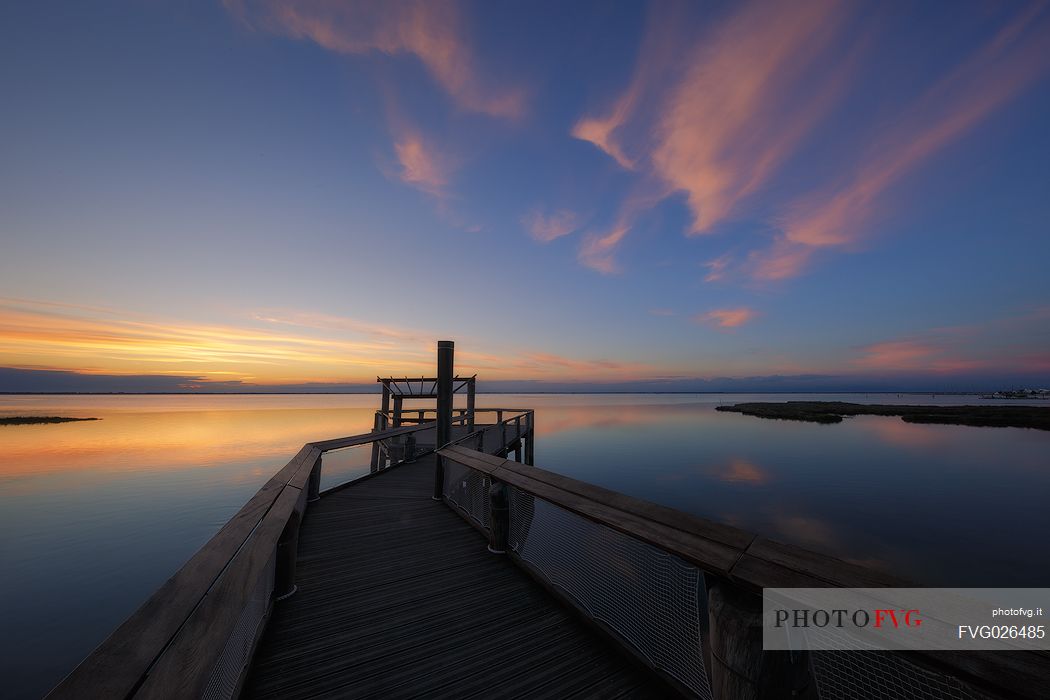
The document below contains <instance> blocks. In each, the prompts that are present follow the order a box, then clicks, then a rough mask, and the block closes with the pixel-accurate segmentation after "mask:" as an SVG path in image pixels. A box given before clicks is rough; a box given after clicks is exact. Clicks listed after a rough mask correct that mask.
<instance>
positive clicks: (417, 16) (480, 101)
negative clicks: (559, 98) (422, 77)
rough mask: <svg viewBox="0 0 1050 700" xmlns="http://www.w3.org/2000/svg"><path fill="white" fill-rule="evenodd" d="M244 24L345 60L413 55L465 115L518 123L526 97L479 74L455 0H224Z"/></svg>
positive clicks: (478, 62) (479, 67)
mask: <svg viewBox="0 0 1050 700" xmlns="http://www.w3.org/2000/svg"><path fill="white" fill-rule="evenodd" d="M223 4H224V5H225V7H226V8H227V9H228V10H229V11H230V12H231V13H232V14H233V15H234V16H236V17H237V18H238V19H240V20H241V21H242V22H244V23H245V24H246V25H248V26H251V27H255V28H259V29H263V30H266V31H270V32H273V33H276V34H283V35H285V36H289V37H291V38H294V39H308V40H310V41H313V42H315V43H316V44H317V45H319V46H321V47H323V48H325V49H328V50H329V51H334V52H337V53H344V54H366V53H370V52H379V53H384V54H388V55H399V54H409V55H413V56H415V57H417V58H418V59H419V60H420V62H422V64H423V66H424V67H425V68H426V70H427V72H428V73H430V75H431V76H432V77H433V78H434V80H435V81H436V82H437V83H438V84H439V85H440V86H441V87H442V88H443V89H444V91H445V92H446V93H447V94H448V95H449V96H450V97H451V98H452V100H453V101H454V102H455V104H456V105H457V106H458V107H459V108H460V109H463V110H467V111H471V112H480V113H483V114H488V115H491V116H495V117H503V118H509V119H517V118H520V117H521V116H522V115H523V113H524V110H525V93H524V92H523V91H522V90H520V89H517V88H509V87H507V86H506V83H502V84H501V83H497V82H496V81H495V80H494V79H489V78H486V77H485V76H483V71H482V69H481V67H482V65H483V64H482V62H481V61H480V60H479V59H478V57H477V56H476V55H475V53H474V51H473V49H472V48H471V47H470V45H469V42H468V41H467V39H466V31H465V27H464V25H465V22H464V20H463V16H462V13H461V12H460V6H459V4H458V3H457V2H432V1H428V0H399V1H398V2H368V1H366V0H223Z"/></svg>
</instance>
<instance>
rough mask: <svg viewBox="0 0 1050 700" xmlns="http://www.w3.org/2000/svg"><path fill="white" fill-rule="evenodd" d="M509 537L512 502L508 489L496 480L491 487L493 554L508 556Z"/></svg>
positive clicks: (490, 535) (490, 531)
mask: <svg viewBox="0 0 1050 700" xmlns="http://www.w3.org/2000/svg"><path fill="white" fill-rule="evenodd" d="M509 536H510V500H509V497H508V495H507V487H506V485H505V484H503V483H502V482H500V481H495V480H494V481H493V482H492V486H490V487H489V551H490V552H492V553H493V554H506V553H507V538H508V537H509Z"/></svg>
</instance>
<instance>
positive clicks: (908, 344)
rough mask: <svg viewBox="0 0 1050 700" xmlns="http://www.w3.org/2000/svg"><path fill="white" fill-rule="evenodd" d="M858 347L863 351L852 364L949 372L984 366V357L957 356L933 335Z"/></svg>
mask: <svg viewBox="0 0 1050 700" xmlns="http://www.w3.org/2000/svg"><path fill="white" fill-rule="evenodd" d="M862 351H863V353H864V355H863V356H862V357H860V358H859V359H857V360H856V361H855V363H854V364H855V365H856V366H857V367H860V368H863V369H868V370H881V371H927V372H944V373H949V374H950V373H952V372H964V371H968V370H974V369H982V368H984V367H987V366H988V363H987V362H986V361H984V360H980V359H971V358H963V357H958V356H956V355H955V354H954V353H953V351H952V347H951V345H950V344H949V343H944V342H938V341H936V340H934V339H930V340H896V341H887V342H883V343H875V344H873V345H868V346H866V347H864V348H862Z"/></svg>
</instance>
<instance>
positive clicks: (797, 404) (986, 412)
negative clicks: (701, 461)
mask: <svg viewBox="0 0 1050 700" xmlns="http://www.w3.org/2000/svg"><path fill="white" fill-rule="evenodd" d="M717 410H719V411H733V412H735V413H743V414H744V415H748V416H758V417H759V418H774V419H779V420H800V421H807V422H810V423H841V422H842V418H843V417H844V416H845V417H848V416H900V417H901V419H902V420H904V421H906V422H908V423H939V424H945V425H973V426H982V427H996V428H1035V429H1037V430H1050V407H1045V406H890V405H885V404H870V405H869V404H860V403H845V402H842V401H785V402H783V403H738V404H736V405H734V406H719V407H718V409H717Z"/></svg>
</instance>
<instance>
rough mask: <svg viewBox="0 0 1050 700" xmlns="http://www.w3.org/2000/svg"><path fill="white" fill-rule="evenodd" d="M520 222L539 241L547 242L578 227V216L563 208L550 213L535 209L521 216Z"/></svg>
mask: <svg viewBox="0 0 1050 700" xmlns="http://www.w3.org/2000/svg"><path fill="white" fill-rule="evenodd" d="M521 223H522V226H524V227H525V230H526V231H528V232H529V235H530V236H532V237H533V238H535V239H536V240H537V241H539V242H541V243H549V242H550V241H553V240H554V239H556V238H561V237H562V236H567V235H569V234H570V233H572V232H573V231H575V230H576V229H577V228H579V217H577V216H576V214H575V213H573V212H571V211H568V210H565V209H562V210H560V211H556V212H554V213H552V214H550V215H545V214H544V213H543V212H542V211H540V210H538V209H536V210H533V211H532V212H530V213H529V214H527V215H526V216H525V217H524V218H522V220H521Z"/></svg>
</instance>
